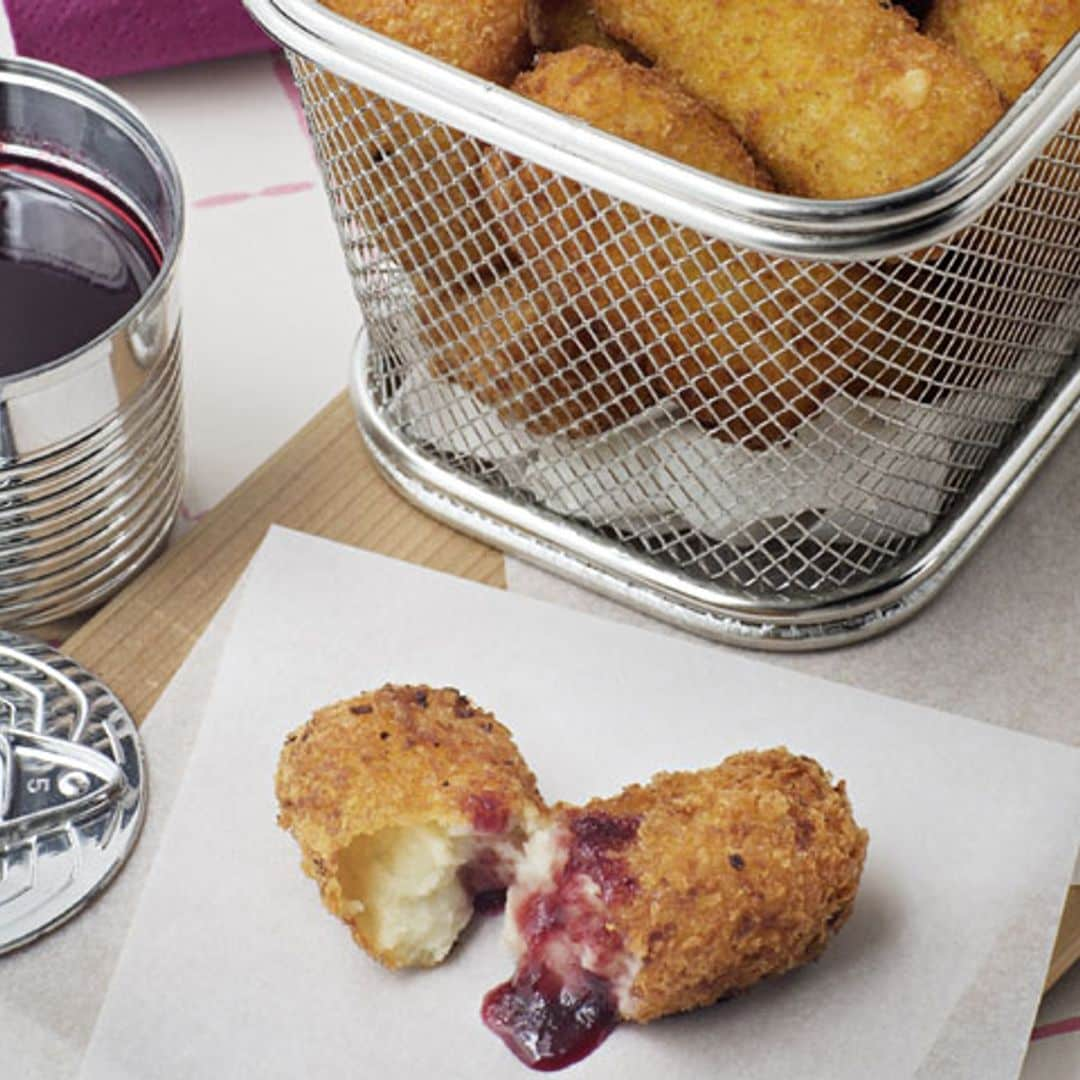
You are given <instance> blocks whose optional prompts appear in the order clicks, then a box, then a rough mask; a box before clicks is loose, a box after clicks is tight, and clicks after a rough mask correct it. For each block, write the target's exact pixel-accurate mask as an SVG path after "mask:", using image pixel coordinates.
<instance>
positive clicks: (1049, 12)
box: [923, 0, 1080, 103]
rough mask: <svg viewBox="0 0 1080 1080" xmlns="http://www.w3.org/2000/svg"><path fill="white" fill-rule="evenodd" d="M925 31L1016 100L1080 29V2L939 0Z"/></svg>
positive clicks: (929, 17) (1059, 0) (1002, 94)
mask: <svg viewBox="0 0 1080 1080" xmlns="http://www.w3.org/2000/svg"><path fill="white" fill-rule="evenodd" d="M923 29H924V30H925V31H926V33H927V34H928V35H929V36H930V37H932V38H934V39H936V40H937V41H943V42H945V43H946V44H947V45H951V46H952V47H953V48H954V49H955V50H956V51H957V52H958V53H960V55H961V56H964V57H966V58H967V59H968V60H970V61H971V62H972V63H973V64H975V66H976V67H978V68H979V70H980V71H982V72H983V73H984V74H985V75H986V76H987V77H988V78H989V79H990V81H991V82H992V83H993V84H994V86H996V87H997V89H998V91H999V92H1000V94H1001V96H1002V97H1003V98H1004V99H1005V100H1006V101H1007V102H1009V103H1012V102H1014V101H1015V100H1016V99H1017V98H1018V97H1019V96H1020V95H1021V94H1022V93H1023V92H1024V91H1025V90H1026V89H1027V88H1028V87H1029V86H1030V85H1031V84H1032V83H1033V82H1034V81H1035V80H1036V79H1037V78H1038V76H1039V75H1040V74H1041V73H1042V71H1043V69H1044V68H1045V67H1046V66H1047V64H1049V63H1050V61H1051V60H1053V59H1054V57H1055V56H1057V54H1058V53H1059V52H1061V50H1062V49H1063V48H1064V47H1065V46H1066V45H1067V44H1068V43H1069V41H1070V40H1071V38H1072V36H1073V35H1074V34H1076V33H1080V0H935V2H934V4H933V6H932V7H931V8H930V14H929V15H928V16H927V18H926V24H925V26H924V27H923Z"/></svg>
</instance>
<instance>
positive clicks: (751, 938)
mask: <svg viewBox="0 0 1080 1080" xmlns="http://www.w3.org/2000/svg"><path fill="white" fill-rule="evenodd" d="M553 822H554V828H555V829H557V830H558V831H559V833H560V834H561V836H562V837H563V838H564V843H565V845H566V846H565V848H564V854H563V857H564V858H565V860H566V863H565V865H567V866H571V867H578V868H579V869H578V870H577V872H579V873H580V872H584V873H587V874H588V875H589V876H591V877H592V879H593V881H594V882H595V883H596V884H595V887H594V889H593V890H592V895H595V896H598V897H600V898H602V902H603V905H604V906H603V908H602V909H601V918H602V926H603V930H602V931H601V933H602V935H604V936H607V935H612V934H613V935H615V936H616V938H617V939H618V940H620V941H621V945H622V949H623V950H624V953H625V954H628V956H629V959H630V962H629V963H626V962H625V961H624V962H622V963H615V964H613V965H612V969H613V970H616V971H620V972H622V973H624V974H625V973H629V978H630V979H631V980H632V981H630V982H629V986H628V987H627V986H622V987H619V988H617V989H618V998H619V1001H618V1004H619V1012H620V1014H621V1015H622V1016H623V1018H625V1019H629V1020H635V1021H638V1022H641V1023H644V1022H646V1021H649V1020H655V1019H657V1018H658V1017H661V1016H666V1015H668V1014H670V1013H676V1012H683V1011H686V1010H688V1009H695V1008H698V1007H700V1006H703V1005H709V1004H711V1003H712V1002H715V1001H718V1000H719V999H721V998H724V997H728V996H730V995H732V994H735V993H738V992H739V991H741V990H745V989H747V988H748V987H750V986H752V985H753V984H754V983H757V982H759V981H760V980H762V979H764V978H766V977H768V976H773V975H779V974H782V973H783V972H785V971H789V970H791V969H792V968H795V967H798V966H799V965H801V964H805V963H807V962H808V961H810V960H814V959H816V958H817V957H818V956H820V955H821V953H822V951H823V950H824V949H825V947H826V945H827V943H828V941H829V939H830V937H831V935H832V934H833V933H835V932H836V931H837V930H838V929H839V928H840V926H841V925H842V924H843V923H844V921H845V920H846V919H847V918H848V916H849V915H850V914H851V911H852V906H853V904H854V900H855V894H856V891H857V890H858V886H859V878H860V875H861V873H862V868H863V862H864V860H865V857H866V848H867V840H868V834H867V832H866V830H865V829H861V828H859V826H858V825H857V824H856V823H855V820H854V817H853V816H852V811H851V805H850V803H849V801H848V797H847V793H846V791H845V788H844V784H843V782H842V781H841V782H840V783H838V784H836V785H835V786H834V785H833V784H832V783H831V781H830V778H829V776H828V774H827V773H826V772H825V771H824V770H823V769H822V768H821V766H820V765H819V764H818V763H817V762H816V761H814V760H813V759H811V758H808V757H796V756H795V755H793V754H791V753H790V752H789V751H788V750H786V749H784V748H777V749H773V750H766V751H748V752H745V753H740V754H735V755H734V756H732V757H729V758H728V759H727V760H725V761H724V762H723V763H722V764H721V765H719V766H717V767H715V768H711V769H703V770H701V771H700V772H679V773H660V774H658V775H657V776H655V777H653V779H652V780H651V781H650V782H649V783H648V784H646V785H637V784H635V785H633V786H631V787H628V788H626V789H625V790H624V791H622V792H621V793H620V794H619V795H616V796H614V797H613V798H608V799H593V800H591V801H590V802H588V803H586V804H585V805H584V806H580V807H572V806H566V805H559V806H557V807H555V808H554V809H553ZM564 873H565V871H564ZM570 895H574V894H573V893H571V894H570ZM577 895H581V894H580V893H578V894H577ZM523 910H524V911H528V908H527V906H526V907H522V903H521V897H520V896H518V895H515V893H514V892H512V893H511V897H510V903H509V905H508V908H507V911H508V914H511V913H512V912H521V911H523ZM572 919H573V913H569V917H568V918H566V920H565V921H566V924H567V925H572ZM551 925H559V919H558V918H557V917H553V916H551V914H550V913H549V915H548V918H547V920H546V922H545V923H544V924H543V928H542V930H541V933H544V932H548V931H547V927H548V926H551ZM608 940H609V942H610V941H611V940H614V939H608ZM604 948H605V946H604V944H603V942H601V943H600V944H599V946H596V947H594V948H593V954H594V955H602V954H603V952H604ZM585 952H588V950H585ZM582 955H584V953H583V954H582ZM579 959H580V957H579ZM609 960H610V958H609ZM587 962H588V961H587V959H586V963H587ZM601 974H603V973H601Z"/></svg>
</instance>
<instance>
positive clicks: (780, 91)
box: [593, 0, 1002, 199]
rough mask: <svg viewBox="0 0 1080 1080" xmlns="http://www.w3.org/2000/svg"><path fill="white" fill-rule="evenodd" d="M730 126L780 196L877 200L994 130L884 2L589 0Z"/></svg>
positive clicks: (910, 22) (965, 78) (969, 79)
mask: <svg viewBox="0 0 1080 1080" xmlns="http://www.w3.org/2000/svg"><path fill="white" fill-rule="evenodd" d="M593 10H594V11H595V12H596V14H597V16H598V18H599V20H600V24H601V26H603V27H604V29H605V30H607V31H608V32H609V33H611V34H613V35H614V36H616V37H618V38H620V39H623V40H626V41H629V42H630V43H631V44H632V45H633V46H634V47H635V48H637V49H638V50H639V51H640V52H641V53H643V54H644V55H645V56H647V57H648V58H649V59H650V60H652V61H653V62H654V63H655V64H656V65H657V67H659V68H660V69H662V70H664V71H666V72H668V73H669V74H670V75H672V76H673V77H674V78H675V79H676V80H678V82H679V83H681V84H682V86H683V87H684V89H686V90H687V91H688V92H690V93H691V94H693V95H694V96H695V97H697V98H699V99H700V100H702V101H704V102H705V103H706V104H708V105H709V106H711V107H712V108H714V109H715V110H716V111H717V112H718V113H719V114H720V115H722V116H723V117H725V119H727V120H728V121H730V122H731V124H732V125H733V126H734V128H735V130H736V131H737V132H738V133H739V135H740V136H741V137H742V138H743V139H744V140H745V141H746V143H747V145H748V146H750V148H751V149H752V151H753V152H754V154H755V155H756V156H757V157H758V158H759V160H760V161H761V162H762V163H763V164H764V165H765V166H766V167H767V168H768V169H769V171H770V172H771V173H772V175H773V177H774V178H775V180H776V182H777V184H778V185H779V187H780V189H781V190H782V191H785V192H787V193H789V194H792V195H803V196H809V197H813V198H821V199H847V198H857V197H860V196H868V195H881V194H884V193H886V192H891V191H896V190H899V189H901V188H906V187H908V186H910V185H912V184H916V183H918V182H919V181H921V180H925V179H927V178H928V177H931V176H934V175H935V174H937V173H939V172H941V170H943V169H945V168H947V167H948V166H949V165H951V164H952V163H953V162H954V161H956V160H957V159H958V158H960V157H961V156H963V154H965V153H966V152H967V151H968V150H970V149H971V147H973V146H974V145H975V143H976V142H978V140H979V139H980V138H981V137H982V136H983V135H984V134H985V133H986V132H987V131H988V130H989V129H990V128H991V127H992V126H993V125H994V123H995V122H996V121H997V120H998V118H999V117H1000V115H1001V111H1002V110H1001V103H1000V100H999V98H998V95H997V92H996V91H995V90H994V88H993V86H991V84H990V82H989V81H988V80H987V79H986V78H985V77H984V76H983V75H982V74H981V73H980V72H979V71H978V70H977V69H976V68H975V67H973V66H972V65H971V64H969V63H968V62H967V61H966V60H964V59H963V58H962V57H960V56H958V55H956V54H955V53H954V52H953V51H952V50H951V49H948V48H946V47H945V46H943V45H942V44H941V43H940V42H936V41H931V40H929V39H928V38H925V37H923V36H922V35H921V34H919V33H918V32H917V29H916V24H915V21H914V19H912V18H911V16H910V15H908V14H907V12H905V11H903V10H902V9H900V8H895V7H892V6H891V5H889V4H888V3H887V2H885V3H882V2H880V0H682V2H680V3H678V4H675V3H673V2H672V0H593Z"/></svg>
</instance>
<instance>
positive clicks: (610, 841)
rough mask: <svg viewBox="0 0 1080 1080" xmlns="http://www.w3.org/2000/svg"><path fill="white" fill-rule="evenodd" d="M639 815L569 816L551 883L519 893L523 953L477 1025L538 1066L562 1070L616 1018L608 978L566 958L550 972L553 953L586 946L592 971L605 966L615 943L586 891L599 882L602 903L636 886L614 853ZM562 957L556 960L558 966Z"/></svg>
mask: <svg viewBox="0 0 1080 1080" xmlns="http://www.w3.org/2000/svg"><path fill="white" fill-rule="evenodd" d="M640 824H641V820H640V818H636V817H615V816H614V815H611V814H599V813H597V814H582V815H580V816H578V817H576V818H573V819H572V820H571V821H570V822H569V830H570V837H569V844H568V850H567V853H566V860H565V862H564V864H563V865H562V867H561V868H560V870H559V871H558V873H557V874H556V876H555V880H554V882H553V883H552V884H553V886H554V888H551V889H548V890H546V891H541V892H535V893H532V894H531V895H529V896H527V897H524V898H523V900H522V902H521V905H520V907H519V908H518V909H517V910H516V911H515V913H514V914H515V917H516V919H517V925H518V929H519V931H520V933H521V936H522V939H523V940H524V941H525V942H526V951H525V955H524V956H523V957H522V959H521V963H520V964H519V965H518V970H517V973H516V974H515V975H514V977H513V979H511V980H510V981H509V982H505V983H503V984H502V985H501V986H497V987H495V989H494V990H492V991H491V992H490V993H489V994H488V995H487V997H486V998H485V999H484V1007H483V1017H484V1023H485V1024H487V1026H488V1027H489V1028H491V1030H492V1031H494V1032H495V1034H497V1035H498V1036H499V1038H501V1039H502V1041H503V1042H504V1043H506V1045H507V1046H508V1047H509V1048H510V1049H511V1050H512V1051H513V1052H514V1054H515V1055H516V1056H517V1057H518V1058H519V1059H520V1060H521V1061H523V1062H524V1063H525V1064H526V1065H528V1066H529V1067H530V1068H533V1069H539V1070H541V1071H543V1072H550V1071H553V1070H555V1069H562V1068H565V1067H566V1066H567V1065H572V1064H573V1063H574V1062H576V1061H580V1060H581V1059H582V1058H584V1057H585V1056H586V1055H588V1054H590V1053H592V1051H593V1050H595V1049H596V1047H597V1046H599V1045H600V1043H602V1042H603V1041H604V1039H606V1038H607V1036H608V1035H609V1034H610V1033H611V1030H612V1029H613V1028H614V1027H615V1025H616V1024H617V1023H618V1022H619V1010H618V1006H617V1004H616V1001H615V996H614V994H613V992H612V989H611V983H610V982H609V981H608V980H607V979H605V978H603V977H601V976H599V975H596V974H594V973H593V972H591V971H586V970H584V969H583V968H581V967H580V966H578V965H576V964H573V963H571V967H570V970H569V971H565V972H564V971H563V970H560V971H558V972H556V971H553V970H552V969H551V968H550V967H549V966H548V965H547V963H546V962H545V961H546V958H547V956H548V949H549V948H552V949H554V953H553V955H562V956H564V957H565V955H566V950H567V948H569V949H570V950H571V954H572V955H580V954H581V953H582V952H584V950H585V949H586V947H587V948H588V950H589V952H590V954H591V955H592V957H593V958H594V961H595V964H596V967H597V968H598V970H611V969H612V966H613V965H616V964H617V963H618V959H619V956H620V954H621V952H622V949H623V943H622V940H621V939H620V937H619V935H618V934H617V933H616V932H615V931H614V930H612V929H611V928H610V927H609V926H607V925H606V920H605V918H604V915H603V912H602V911H600V910H597V907H596V904H595V900H593V899H590V896H595V893H590V892H589V890H590V889H592V888H593V886H592V885H591V884H590V882H592V883H595V886H597V887H599V889H600V893H601V895H602V897H603V900H604V903H605V904H610V903H612V902H613V901H619V900H625V899H626V898H628V897H629V896H631V895H632V894H633V892H634V890H635V889H636V888H637V882H636V881H635V880H634V878H633V877H632V876H631V874H630V872H629V870H628V869H627V867H626V864H625V862H624V860H623V859H622V857H621V853H622V852H623V851H624V850H625V849H626V848H627V847H629V846H630V844H632V843H633V841H634V839H635V838H636V836H637V831H638V827H639V825H640ZM564 963H565V961H563V962H560V964H559V967H560V969H562V968H563V966H564Z"/></svg>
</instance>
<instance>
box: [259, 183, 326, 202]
mask: <svg viewBox="0 0 1080 1080" xmlns="http://www.w3.org/2000/svg"><path fill="white" fill-rule="evenodd" d="M314 186H315V184H314V183H313V182H312V181H311V180H297V181H296V182H295V183H293V184H271V185H270V187H264V188H263V189H262V191H260V192H259V194H260V195H262V196H263V197H265V198H273V197H274V196H275V195H299V194H300V192H302V191H310V190H311V189H312V188H313V187H314Z"/></svg>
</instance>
